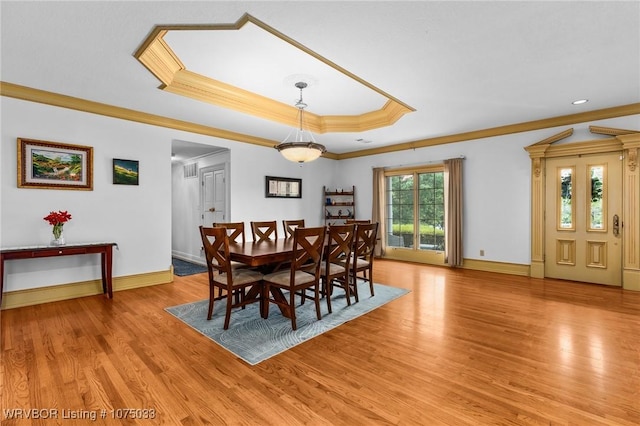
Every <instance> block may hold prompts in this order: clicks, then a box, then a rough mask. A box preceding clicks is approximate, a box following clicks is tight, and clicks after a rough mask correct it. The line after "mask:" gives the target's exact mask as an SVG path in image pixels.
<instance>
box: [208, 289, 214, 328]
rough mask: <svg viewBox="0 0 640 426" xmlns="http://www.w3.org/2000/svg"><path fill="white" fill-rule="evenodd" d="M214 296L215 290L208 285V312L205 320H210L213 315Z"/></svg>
mask: <svg viewBox="0 0 640 426" xmlns="http://www.w3.org/2000/svg"><path fill="white" fill-rule="evenodd" d="M215 295H216V289H215V287H214V286H213V285H209V312H208V313H207V320H211V316H212V315H213V302H214V299H215Z"/></svg>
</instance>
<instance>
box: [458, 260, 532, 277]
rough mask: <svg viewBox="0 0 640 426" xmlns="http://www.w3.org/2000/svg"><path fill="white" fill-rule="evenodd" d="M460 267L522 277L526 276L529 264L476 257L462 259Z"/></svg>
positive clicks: (528, 271) (528, 272)
mask: <svg viewBox="0 0 640 426" xmlns="http://www.w3.org/2000/svg"><path fill="white" fill-rule="evenodd" d="M462 267H463V268H464V269H473V270H475V271H485V272H497V273H499V274H509V275H519V276H522V277H528V276H529V274H530V269H531V267H530V266H529V265H523V264H520V263H505V262H492V261H489V260H477V259H464V260H463V262H462Z"/></svg>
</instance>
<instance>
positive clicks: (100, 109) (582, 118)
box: [0, 81, 640, 160]
mask: <svg viewBox="0 0 640 426" xmlns="http://www.w3.org/2000/svg"><path fill="white" fill-rule="evenodd" d="M0 96H6V97H10V98H15V99H21V100H25V101H30V102H37V103H42V104H46V105H52V106H57V107H61V108H68V109H73V110H76V111H82V112H89V113H92V114H98V115H104V116H107V117H113V118H118V119H121V120H128V121H135V122H138V123H143V124H149V125H152V126H160V127H166V128H169V129H176V130H183V131H186V132H191V133H197V134H201V135H207V136H212V137H216V138H221V139H228V140H232V141H236V142H243V143H249V144H253V145H259V146H264V147H269V148H273V147H275V146H276V145H278V144H279V143H280V142H279V141H272V140H269V139H265V138H258V137H255V136H250V135H245V134H242V133H236V132H230V131H227V130H222V129H218V128H215V127H210V126H204V125H201V124H196V123H191V122H188V121H182V120H175V119H172V118H168V117H163V116H160V115H155V114H149V113H145V112H140V111H135V110H132V109H128V108H122V107H117V106H113V105H108V104H103V103H100V102H94V101H88V100H85V99H80V98H75V97H72V96H67V95H61V94H58V93H53V92H47V91H45V90H40V89H33V88H30V87H26V86H20V85H18V84H13V83H8V82H4V81H0ZM636 114H640V103H635V104H629V105H622V106H617V107H612V108H606V109H600V110H595V111H589V112H584V113H579V114H571V115H565V116H559V117H554V118H549V119H544V120H536V121H529V122H525V123H518V124H511V125H507V126H500V127H493V128H489V129H483V130H478V131H473V132H466V133H458V134H452V135H447V136H440V137H435V138H429V139H420V140H417V141H414V142H407V143H402V144H397V145H391V146H387V147H380V148H374V149H367V150H362V151H352V152H347V153H342V154H336V153H331V152H325V153H324V154H323V155H322V157H323V158H329V159H332V160H345V159H348V158H356V157H365V156H369V155H377V154H385V153H389V152H398V151H404V150H408V149H417V148H425V147H428V146H434V145H443V144H448V143H454V142H463V141H468V140H473V139H483V138H488V137H493V136H503V135H507V134H511V133H520V132H527V131H532V130H540V129H544V128H549V127H557V126H561V125H569V124H575V123H583V122H587V121H596V120H603V119H607V118H615V117H623V116H627V115H636ZM565 132H566V131H565ZM565 132H562V133H560V134H559V135H563V134H564V133H565ZM559 135H556V136H559Z"/></svg>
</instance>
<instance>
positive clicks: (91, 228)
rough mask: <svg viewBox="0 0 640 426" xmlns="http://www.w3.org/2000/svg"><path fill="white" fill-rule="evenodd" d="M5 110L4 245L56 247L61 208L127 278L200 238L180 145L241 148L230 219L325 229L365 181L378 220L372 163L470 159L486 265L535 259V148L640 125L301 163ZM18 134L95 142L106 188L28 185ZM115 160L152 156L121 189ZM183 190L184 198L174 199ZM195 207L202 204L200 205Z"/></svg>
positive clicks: (232, 174)
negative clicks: (179, 208)
mask: <svg viewBox="0 0 640 426" xmlns="http://www.w3.org/2000/svg"><path fill="white" fill-rule="evenodd" d="M0 106H1V108H2V111H1V123H2V128H1V131H0V137H1V145H0V173H1V179H2V181H1V185H0V201H1V206H0V246H2V247H13V246H21V245H32V244H48V243H49V240H50V236H51V226H50V225H48V224H47V223H46V222H45V221H44V220H43V217H44V216H46V215H47V214H48V213H49V211H51V210H69V212H70V213H71V214H72V215H73V219H72V220H71V221H70V222H69V223H68V224H66V225H65V237H66V239H67V241H68V242H69V243H72V242H88V241H115V242H117V243H118V246H119V248H120V250H116V251H115V252H114V265H113V273H114V276H115V277H118V276H128V275H134V274H141V273H147V272H156V271H164V270H167V269H168V268H169V267H170V264H171V252H172V233H173V234H174V235H175V232H178V231H179V230H180V229H185V230H186V231H188V232H190V231H189V230H187V229H186V228H192V227H193V219H192V218H191V219H189V220H187V219H186V218H185V217H184V214H183V213H180V212H176V211H174V210H172V209H173V207H172V188H173V185H174V184H175V182H173V183H172V171H171V141H172V140H174V139H180V140H184V141H191V142H195V143H201V144H207V145H212V146H218V147H223V148H228V149H230V153H229V176H228V178H229V179H230V198H229V200H228V201H229V203H230V212H231V215H230V218H229V220H232V221H244V222H245V223H248V222H249V221H251V220H266V219H277V220H278V221H279V222H280V221H281V220H282V219H285V218H299V217H302V218H304V219H305V220H306V221H307V223H308V224H309V225H312V226H313V225H320V224H322V223H323V218H322V212H323V205H322V202H323V198H324V197H323V194H322V187H323V185H327V186H329V187H332V188H333V187H343V188H347V187H350V186H351V185H355V186H356V203H357V217H358V218H369V217H371V199H372V196H371V180H372V177H371V176H372V173H371V169H372V167H377V166H389V167H393V166H399V165H403V164H407V165H408V164H417V163H423V162H429V161H433V160H442V159H445V158H450V157H455V156H459V155H464V156H465V157H466V160H465V163H464V185H465V188H464V203H465V221H464V245H465V248H464V256H465V257H467V258H476V259H478V258H480V257H479V255H478V252H479V250H480V249H484V250H485V253H486V255H485V257H483V258H482V259H484V260H493V261H499V262H511V263H521V264H528V263H529V247H530V243H529V220H530V212H529V191H530V188H529V185H530V182H529V173H530V160H529V157H528V155H527V153H526V151H524V149H523V147H525V146H527V145H530V144H532V143H535V142H537V141H539V140H542V139H544V138H546V137H548V136H550V135H553V134H556V133H558V132H559V131H561V130H564V129H566V128H569V127H574V128H575V129H576V134H575V135H574V137H573V138H571V139H570V140H589V139H597V136H595V135H590V134H589V133H588V130H587V128H588V125H589V124H597V125H601V126H610V127H618V128H625V129H640V116H633V117H623V118H618V119H612V120H603V121H600V122H597V123H585V124H581V125H574V126H565V127H562V128H558V129H547V130H540V131H536V132H528V133H524V134H516V135H509V136H502V137H495V138H487V139H482V140H478V141H472V142H460V143H456V144H450V145H443V146H435V147H430V148H423V149H418V150H415V151H406V152H398V153H392V154H384V155H376V156H370V157H363V158H355V159H351V160H342V161H333V160H327V159H319V160H317V161H314V162H312V163H309V164H305V165H304V166H302V167H300V166H299V165H297V164H295V163H291V162H288V161H286V160H284V159H283V158H282V156H281V155H280V154H279V153H278V152H277V151H276V150H275V149H271V148H264V147H258V146H254V145H250V144H244V143H237V142H233V141H228V140H222V139H217V138H212V137H208V136H203V135H198V134H193V133H188V132H182V131H177V130H172V129H166V128H161V127H154V126H149V125H144V124H139V123H133V122H128V121H123V120H117V119H113V118H108V117H102V116H98V115H93V114H88V113H82V112H77V111H72V110H68V109H63V108H56V107H51V106H47V105H42V104H37V103H31V102H25V101H20V100H16V99H11V98H7V97H0ZM18 137H23V138H30V139H42V140H47V141H52V142H61V143H71V144H79V145H89V146H92V147H94V190H93V191H71V190H41V189H19V188H17V183H16V174H17V173H16V159H17V154H16V151H17V150H16V139H17V138H18ZM113 158H124V159H132V160H139V161H140V185H139V186H122V185H113V184H112V166H111V164H112V159H113ZM267 175H269V176H282V177H293V178H301V179H302V180H303V193H302V198H301V199H277V198H265V196H264V178H265V176H267ZM195 192H197V191H195ZM189 193H190V194H193V191H189ZM183 195H184V194H181V193H180V194H176V193H174V194H173V197H182V196H183ZM192 196H193V195H192ZM185 202H186V203H191V204H193V201H192V200H186V201H185ZM172 229H173V231H172ZM176 230H177V231H176ZM194 232H195V231H194ZM179 244H183V242H180V243H179ZM185 244H191V243H185ZM178 249H180V248H179V247H178ZM5 274H6V275H5V291H13V290H19V289H27V288H37V287H44V286H50V285H55V284H64V283H71V282H78V281H85V280H91V279H96V278H98V277H99V276H100V270H99V268H98V262H97V260H95V259H91V257H90V256H68V257H64V258H59V259H38V260H20V261H9V262H7V263H6V270H5Z"/></svg>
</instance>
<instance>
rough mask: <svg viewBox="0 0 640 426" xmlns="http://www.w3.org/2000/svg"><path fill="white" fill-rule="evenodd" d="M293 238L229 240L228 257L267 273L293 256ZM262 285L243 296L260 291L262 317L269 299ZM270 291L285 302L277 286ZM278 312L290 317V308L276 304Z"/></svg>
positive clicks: (265, 313)
mask: <svg viewBox="0 0 640 426" xmlns="http://www.w3.org/2000/svg"><path fill="white" fill-rule="evenodd" d="M294 242H295V239H294V238H278V239H275V240H261V241H247V242H244V243H242V242H230V243H229V259H230V260H233V261H236V262H241V263H244V264H245V265H248V266H250V267H255V268H257V269H259V270H260V271H261V272H263V273H265V274H267V273H270V272H273V271H274V270H275V269H276V268H277V267H278V266H279V265H282V264H284V263H288V262H289V261H291V258H292V257H293V247H294ZM263 289H264V287H263V286H262V284H261V285H255V286H253V287H252V288H251V289H249V292H248V293H247V295H246V296H245V297H247V298H256V297H257V296H258V293H260V313H261V316H262V317H263V318H266V317H267V316H268V310H269V300H268V296H269V295H268V294H264V291H263ZM269 291H270V293H271V295H272V296H273V298H274V299H275V300H277V301H280V302H286V301H287V299H286V297H285V296H284V294H283V293H282V290H281V289H280V288H277V287H270V290H269ZM278 307H279V308H280V312H281V313H282V315H283V316H284V317H287V318H291V308H290V307H285V306H283V305H280V304H279V305H278Z"/></svg>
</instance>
